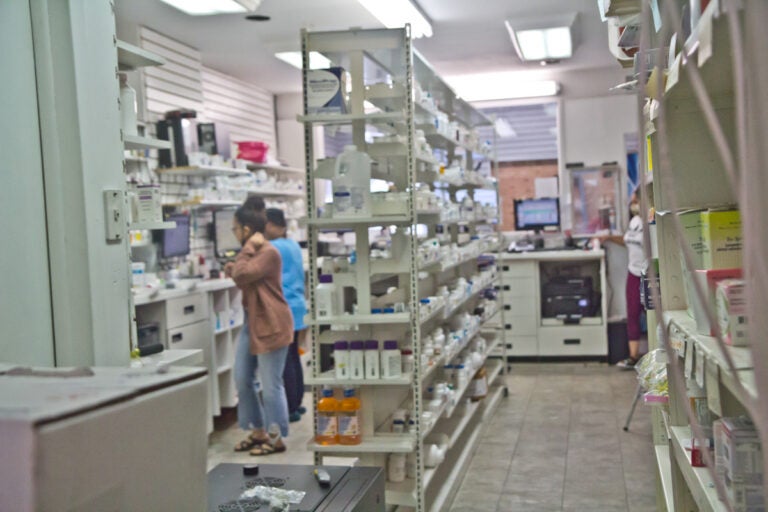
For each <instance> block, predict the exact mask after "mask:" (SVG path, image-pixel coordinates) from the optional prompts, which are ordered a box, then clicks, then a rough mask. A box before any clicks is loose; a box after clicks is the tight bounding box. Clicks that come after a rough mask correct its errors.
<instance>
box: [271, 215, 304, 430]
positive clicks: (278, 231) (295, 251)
mask: <svg viewBox="0 0 768 512" xmlns="http://www.w3.org/2000/svg"><path fill="white" fill-rule="evenodd" d="M266 216H267V227H266V230H265V231H264V235H265V236H266V237H267V240H269V241H270V242H271V243H272V245H273V246H274V247H275V248H276V249H277V250H278V251H279V252H280V257H281V258H282V260H283V295H285V300H286V301H288V305H289V306H290V307H291V313H293V343H291V346H290V347H289V348H288V358H287V359H286V361H285V371H284V372H283V381H284V383H285V394H286V398H287V399H288V418H289V420H290V421H292V422H293V421H299V420H300V419H301V414H302V412H306V409H305V408H304V407H302V406H301V401H302V399H303V398H304V372H303V370H302V368H301V357H300V356H299V341H300V340H301V338H302V335H303V333H304V332H305V329H306V326H305V325H304V315H306V314H307V303H306V300H305V299H304V263H303V260H302V257H301V248H300V247H299V244H298V243H296V242H295V241H294V240H290V239H288V238H286V236H285V234H286V231H287V226H288V225H287V223H286V222H285V214H284V213H283V210H279V209H277V208H268V209H267V211H266Z"/></svg>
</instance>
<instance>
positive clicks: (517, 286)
mask: <svg viewBox="0 0 768 512" xmlns="http://www.w3.org/2000/svg"><path fill="white" fill-rule="evenodd" d="M499 287H500V289H501V291H502V292H503V293H504V294H505V295H509V296H510V297H531V298H533V297H535V296H536V287H535V285H534V284H533V278H532V277H509V278H508V277H506V276H504V277H503V279H502V283H501V284H500V285H499Z"/></svg>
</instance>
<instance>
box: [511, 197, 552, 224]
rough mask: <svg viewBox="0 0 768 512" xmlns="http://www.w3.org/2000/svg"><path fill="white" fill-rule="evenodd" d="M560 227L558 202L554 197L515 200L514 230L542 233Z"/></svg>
mask: <svg viewBox="0 0 768 512" xmlns="http://www.w3.org/2000/svg"><path fill="white" fill-rule="evenodd" d="M559 227H560V200H559V199H558V198H556V197H548V198H541V199H515V229H516V230H518V231H542V230H544V229H547V228H555V229H557V228H559Z"/></svg>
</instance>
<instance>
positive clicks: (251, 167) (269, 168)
mask: <svg viewBox="0 0 768 512" xmlns="http://www.w3.org/2000/svg"><path fill="white" fill-rule="evenodd" d="M248 169H249V170H251V171H258V170H259V169H264V170H266V171H279V172H284V173H290V174H304V173H305V172H306V171H305V170H304V169H303V168H301V167H288V166H285V165H270V164H257V163H255V162H248Z"/></svg>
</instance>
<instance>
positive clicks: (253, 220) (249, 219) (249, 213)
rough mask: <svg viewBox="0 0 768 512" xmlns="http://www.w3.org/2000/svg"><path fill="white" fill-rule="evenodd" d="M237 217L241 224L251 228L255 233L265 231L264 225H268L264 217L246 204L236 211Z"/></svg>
mask: <svg viewBox="0 0 768 512" xmlns="http://www.w3.org/2000/svg"><path fill="white" fill-rule="evenodd" d="M235 219H237V222H238V224H240V225H241V226H243V227H249V228H251V231H252V232H253V233H264V226H265V225H266V221H265V220H264V217H262V216H261V215H259V214H258V213H256V212H255V211H254V210H252V209H250V208H246V207H245V206H241V207H240V208H238V209H237V210H236V211H235Z"/></svg>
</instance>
